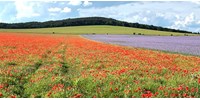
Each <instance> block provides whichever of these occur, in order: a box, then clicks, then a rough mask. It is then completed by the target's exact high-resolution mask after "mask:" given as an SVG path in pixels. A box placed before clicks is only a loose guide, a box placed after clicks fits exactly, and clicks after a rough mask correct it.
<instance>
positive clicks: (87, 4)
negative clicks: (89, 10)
mask: <svg viewBox="0 0 200 100" xmlns="http://www.w3.org/2000/svg"><path fill="white" fill-rule="evenodd" d="M91 5H92V2H89V1H84V2H83V6H85V7H86V6H91Z"/></svg>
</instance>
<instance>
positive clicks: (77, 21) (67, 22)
mask: <svg viewBox="0 0 200 100" xmlns="http://www.w3.org/2000/svg"><path fill="white" fill-rule="evenodd" d="M85 25H113V26H125V27H134V28H142V29H150V30H159V31H169V32H181V33H182V32H184V33H192V32H189V31H184V30H176V29H169V28H163V27H160V26H153V25H146V24H139V23H129V22H125V21H119V20H115V19H112V18H104V17H85V18H73V19H70V18H69V19H64V20H56V21H46V22H26V23H0V28H1V29H27V28H50V27H64V26H85Z"/></svg>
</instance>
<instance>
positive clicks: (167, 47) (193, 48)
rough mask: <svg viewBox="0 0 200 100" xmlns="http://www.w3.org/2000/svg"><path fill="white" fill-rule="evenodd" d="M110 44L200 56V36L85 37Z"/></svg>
mask: <svg viewBox="0 0 200 100" xmlns="http://www.w3.org/2000/svg"><path fill="white" fill-rule="evenodd" d="M83 37H85V38H88V39H92V40H96V41H101V42H105V43H110V44H117V45H123V46H132V47H140V48H149V49H156V50H164V51H170V52H178V53H184V54H191V55H200V36H137V35H83Z"/></svg>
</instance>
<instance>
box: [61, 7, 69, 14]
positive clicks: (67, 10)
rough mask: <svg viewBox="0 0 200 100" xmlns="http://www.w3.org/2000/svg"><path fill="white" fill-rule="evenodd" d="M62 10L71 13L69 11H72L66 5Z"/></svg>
mask: <svg viewBox="0 0 200 100" xmlns="http://www.w3.org/2000/svg"><path fill="white" fill-rule="evenodd" d="M61 12H64V13H69V12H71V8H69V7H65V8H64V9H63V10H62V11H61Z"/></svg>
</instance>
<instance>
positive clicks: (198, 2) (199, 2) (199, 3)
mask: <svg viewBox="0 0 200 100" xmlns="http://www.w3.org/2000/svg"><path fill="white" fill-rule="evenodd" d="M191 2H192V3H194V4H198V5H200V1H191Z"/></svg>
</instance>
